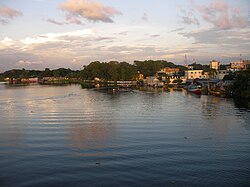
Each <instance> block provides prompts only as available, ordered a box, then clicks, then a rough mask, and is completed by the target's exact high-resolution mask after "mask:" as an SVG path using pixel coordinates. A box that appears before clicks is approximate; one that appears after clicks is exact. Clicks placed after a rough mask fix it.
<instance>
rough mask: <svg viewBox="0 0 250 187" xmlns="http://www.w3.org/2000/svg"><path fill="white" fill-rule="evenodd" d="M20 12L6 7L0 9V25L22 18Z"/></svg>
mask: <svg viewBox="0 0 250 187" xmlns="http://www.w3.org/2000/svg"><path fill="white" fill-rule="evenodd" d="M22 15H23V14H22V12H20V11H18V10H15V9H13V8H11V7H8V6H3V7H0V23H1V24H7V23H9V21H10V20H13V19H14V18H15V17H19V16H22Z"/></svg>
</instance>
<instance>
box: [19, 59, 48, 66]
mask: <svg viewBox="0 0 250 187" xmlns="http://www.w3.org/2000/svg"><path fill="white" fill-rule="evenodd" d="M43 63H44V62H43V61H27V60H19V61H18V62H17V64H18V65H39V64H43Z"/></svg>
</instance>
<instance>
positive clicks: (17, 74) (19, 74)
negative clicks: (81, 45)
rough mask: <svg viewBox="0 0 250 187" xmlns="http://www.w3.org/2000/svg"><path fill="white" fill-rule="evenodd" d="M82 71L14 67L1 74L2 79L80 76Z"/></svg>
mask: <svg viewBox="0 0 250 187" xmlns="http://www.w3.org/2000/svg"><path fill="white" fill-rule="evenodd" d="M80 76H81V72H80V71H79V70H77V71H74V70H71V69H65V68H59V69H55V70H50V69H49V68H45V70H44V71H40V70H26V69H13V70H8V71H5V72H4V73H1V74H0V77H1V78H2V79H4V78H7V77H9V78H16V79H18V78H32V77H38V78H43V77H74V78H80Z"/></svg>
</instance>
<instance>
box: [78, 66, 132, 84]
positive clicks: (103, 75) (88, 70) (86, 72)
mask: <svg viewBox="0 0 250 187" xmlns="http://www.w3.org/2000/svg"><path fill="white" fill-rule="evenodd" d="M95 77H97V78H99V79H102V80H107V81H109V80H112V81H118V80H122V81H123V80H134V79H135V78H136V68H135V66H134V65H131V64H129V63H127V62H121V63H119V62H116V61H111V62H102V63H101V62H99V61H96V62H91V63H90V64H89V65H88V66H84V69H83V71H82V78H83V79H84V80H93V79H94V78H95Z"/></svg>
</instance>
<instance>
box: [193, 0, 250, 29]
mask: <svg viewBox="0 0 250 187" xmlns="http://www.w3.org/2000/svg"><path fill="white" fill-rule="evenodd" d="M193 7H194V8H195V9H196V10H197V11H198V12H199V13H200V15H201V17H202V18H203V19H204V20H205V21H207V22H209V23H212V24H213V25H214V26H215V27H217V28H220V29H233V28H245V27H247V26H249V23H248V18H247V16H243V15H242V12H244V11H243V10H244V9H243V7H235V6H232V5H230V4H228V3H227V2H225V1H219V0H214V1H212V2H211V3H210V4H209V5H200V4H195V3H194V1H193Z"/></svg>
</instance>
